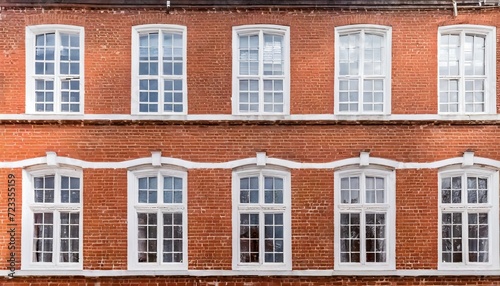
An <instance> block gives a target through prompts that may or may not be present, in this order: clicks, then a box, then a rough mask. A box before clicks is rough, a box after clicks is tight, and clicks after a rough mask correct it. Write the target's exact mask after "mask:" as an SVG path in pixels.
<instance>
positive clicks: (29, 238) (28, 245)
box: [21, 166, 84, 270]
mask: <svg viewBox="0 0 500 286" xmlns="http://www.w3.org/2000/svg"><path fill="white" fill-rule="evenodd" d="M22 174H23V176H22V182H23V187H22V193H23V196H22V202H23V206H22V213H23V216H22V227H21V229H22V233H21V237H22V244H23V247H22V248H21V259H22V263H21V269H22V270H50V269H52V270H55V269H68V270H82V269H83V260H84V249H83V240H84V235H83V215H84V209H83V198H84V189H83V179H84V178H83V171H82V170H80V169H74V168H70V167H55V168H51V167H46V166H37V167H32V168H28V169H23V171H22ZM47 175H54V177H55V178H54V203H48V205H46V204H45V203H35V202H34V178H35V177H41V176H47ZM61 176H70V177H77V178H79V180H80V186H79V188H80V189H79V191H80V194H79V195H80V202H79V203H61V201H60V192H61V186H60V178H61ZM58 183H59V185H58ZM44 205H45V206H44ZM37 211H38V212H43V211H49V212H52V213H54V215H53V219H54V222H53V240H54V242H53V246H52V247H53V251H52V254H53V262H34V261H33V259H32V258H33V239H34V229H33V225H34V218H33V215H34V213H35V212H37ZM62 211H67V212H79V222H78V223H79V238H78V239H79V262H78V263H74V262H57V260H58V255H59V253H60V243H61V236H60V232H59V231H60V228H61V222H60V217H59V214H60V212H62ZM56 213H57V215H56ZM58 233H59V234H58ZM56 234H57V235H56Z"/></svg>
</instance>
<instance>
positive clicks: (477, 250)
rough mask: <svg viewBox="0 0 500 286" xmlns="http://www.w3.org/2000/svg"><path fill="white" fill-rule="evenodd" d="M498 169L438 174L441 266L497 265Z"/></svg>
mask: <svg viewBox="0 0 500 286" xmlns="http://www.w3.org/2000/svg"><path fill="white" fill-rule="evenodd" d="M498 223H499V221H498V172H493V171H490V170H486V169H477V168H470V169H454V170H448V171H443V172H441V173H440V174H439V229H440V230H439V243H438V246H439V268H440V269H460V268H477V269H485V268H497V267H498V266H499V263H498V261H499V258H498V249H499V248H498V243H499V241H498Z"/></svg>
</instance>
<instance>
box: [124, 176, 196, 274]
mask: <svg viewBox="0 0 500 286" xmlns="http://www.w3.org/2000/svg"><path fill="white" fill-rule="evenodd" d="M127 176H128V212H127V218H128V219H127V220H128V224H127V228H128V230H127V233H128V252H127V257H128V269H129V270H187V268H188V239H187V238H188V216H187V199H188V198H187V190H188V187H187V183H188V182H187V172H186V171H181V170H176V169H172V168H151V167H149V168H139V169H135V170H129V171H128V174H127ZM154 176H156V177H158V178H162V177H164V176H167V177H168V176H173V177H178V178H181V179H182V203H162V202H161V201H160V199H161V198H162V196H161V195H160V194H161V193H162V191H161V190H163V180H158V188H157V189H158V201H157V203H156V204H148V203H139V202H138V185H139V178H144V177H154ZM138 212H141V213H157V214H160V213H162V212H181V213H182V223H183V231H182V242H183V243H182V262H180V263H177V262H171V263H164V262H162V260H163V259H162V249H163V247H162V243H161V242H162V237H163V234H162V233H163V229H162V228H161V226H160V222H161V221H162V219H160V218H158V220H157V234H158V236H157V240H158V246H157V253H158V256H157V262H152V263H139V262H138V259H139V257H138V230H137V224H138V219H137V213H138Z"/></svg>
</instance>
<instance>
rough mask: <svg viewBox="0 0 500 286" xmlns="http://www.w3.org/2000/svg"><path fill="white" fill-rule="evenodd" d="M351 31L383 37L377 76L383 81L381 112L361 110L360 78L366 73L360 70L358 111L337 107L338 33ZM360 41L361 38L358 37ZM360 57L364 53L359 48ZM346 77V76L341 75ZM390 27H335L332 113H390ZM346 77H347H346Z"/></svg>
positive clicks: (338, 99) (359, 25)
mask: <svg viewBox="0 0 500 286" xmlns="http://www.w3.org/2000/svg"><path fill="white" fill-rule="evenodd" d="M352 33H361V34H362V37H364V34H366V33H371V34H378V35H380V36H383V37H384V40H383V42H384V47H385V51H384V52H383V54H382V55H381V56H382V59H383V62H382V69H383V71H384V73H383V75H382V76H379V77H377V78H382V79H383V82H384V107H383V110H382V112H374V111H372V112H366V111H363V105H362V102H363V100H362V95H363V92H362V91H363V89H362V88H361V87H362V86H363V82H362V80H363V79H365V77H366V75H365V74H362V73H361V72H360V75H359V80H360V83H359V87H360V89H359V95H358V96H359V97H358V111H355V112H348V111H340V109H339V102H340V98H339V77H340V74H339V72H340V64H339V60H340V56H339V55H340V45H339V43H340V35H346V34H352ZM360 41H361V38H360ZM362 46H364V43H361V47H362ZM360 49H361V48H360ZM359 53H360V57H362V53H364V50H360V51H359ZM360 63H362V61H360ZM359 68H360V69H361V70H362V69H363V67H362V66H360V67H359ZM342 77H346V76H342ZM391 77H392V27H390V26H382V25H367V24H358V25H348V26H340V27H335V75H334V103H335V106H334V113H335V114H363V115H368V116H370V114H373V115H374V116H377V115H388V114H391V103H392V99H391V90H392V79H391ZM346 78H347V77H346ZM368 78H371V76H368Z"/></svg>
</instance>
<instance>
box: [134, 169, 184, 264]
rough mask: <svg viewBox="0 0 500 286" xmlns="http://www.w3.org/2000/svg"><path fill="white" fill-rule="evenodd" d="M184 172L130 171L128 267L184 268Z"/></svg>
mask: <svg viewBox="0 0 500 286" xmlns="http://www.w3.org/2000/svg"><path fill="white" fill-rule="evenodd" d="M186 178H187V174H186V172H184V171H177V170H170V169H163V168H160V169H146V170H137V171H130V172H129V182H128V184H129V186H128V189H129V191H128V201H129V205H128V241H129V244H128V245H129V247H128V265H129V269H187V186H186V184H187V181H186Z"/></svg>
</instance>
